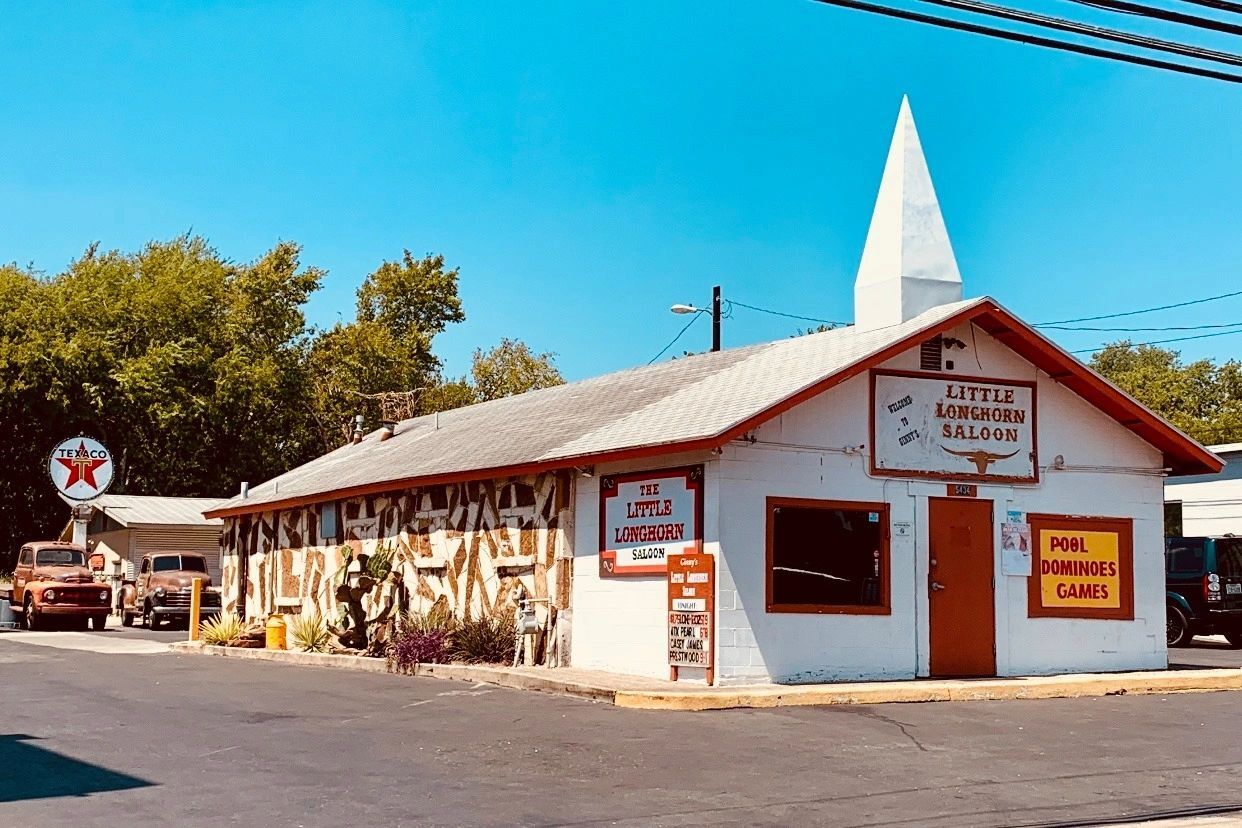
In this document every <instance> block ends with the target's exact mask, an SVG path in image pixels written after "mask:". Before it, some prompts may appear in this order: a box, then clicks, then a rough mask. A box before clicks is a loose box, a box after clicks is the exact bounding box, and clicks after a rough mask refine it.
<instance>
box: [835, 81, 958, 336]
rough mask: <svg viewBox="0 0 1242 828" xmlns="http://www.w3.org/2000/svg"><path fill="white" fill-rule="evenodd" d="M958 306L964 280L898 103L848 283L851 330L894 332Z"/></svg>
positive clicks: (908, 119)
mask: <svg viewBox="0 0 1242 828" xmlns="http://www.w3.org/2000/svg"><path fill="white" fill-rule="evenodd" d="M961 298H962V277H961V274H959V273H958V271H957V261H956V260H955V259H954V258H953V247H952V246H951V245H950V244H949V233H948V231H947V230H946V229H945V226H944V218H943V217H942V216H941V215H940V204H939V202H937V201H936V191H935V190H934V189H933V188H932V182H931V173H929V172H928V171H927V160H926V159H924V158H923V147H922V145H921V144H920V143H919V134H918V132H917V131H915V128H914V116H913V115H911V114H910V102H909V100H907V99H906V98H905V97H902V99H901V112H900V113H899V114H898V115H897V129H896V130H895V131H894V132H893V143H892V144H891V145H890V146H889V148H888V160H887V161H886V162H885V164H884V177H883V178H882V179H881V180H880V193H879V195H878V196H877V197H876V200H875V212H873V213H872V214H871V228H870V229H869V230H868V231H867V243H866V245H865V246H864V247H863V254H862V262H861V263H860V264H859V265H858V278H857V279H856V280H855V282H854V324H855V325H856V326H857V327H858V328H859V329H861V330H870V329H874V328H883V327H886V326H888V325H896V324H898V323H899V322H904V321H906V320H907V319H910V318H912V317H915V316H918V315H919V314H920V313H922V312H923V311H925V310H928V309H930V308H934V307H936V306H938V305H944V304H948V303H949V302H956V301H958V300H960V299H961Z"/></svg>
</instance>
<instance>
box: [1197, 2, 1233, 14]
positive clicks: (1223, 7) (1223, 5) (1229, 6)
mask: <svg viewBox="0 0 1242 828" xmlns="http://www.w3.org/2000/svg"><path fill="white" fill-rule="evenodd" d="M1184 2H1186V3H1194V4H1195V5H1196V6H1205V7H1207V8H1209V9H1216V10H1217V11H1226V12H1233V13H1234V14H1242V4H1239V3H1231V2H1229V0H1184Z"/></svg>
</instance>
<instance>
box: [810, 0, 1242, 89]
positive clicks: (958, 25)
mask: <svg viewBox="0 0 1242 828" xmlns="http://www.w3.org/2000/svg"><path fill="white" fill-rule="evenodd" d="M814 2H816V3H821V4H823V5H828V6H840V7H842V8H847V9H854V10H856V11H865V12H870V13H872V14H879V15H883V16H885V17H894V18H897V19H899V20H906V21H911V22H915V23H924V24H926V25H929V26H938V27H940V28H943V29H954V30H957V31H962V32H969V33H971V34H978V35H984V36H985V37H993V38H997V39H1000V40H1008V41H1012V42H1014V43H1025V44H1028V45H1031V46H1040V47H1043V48H1046V49H1056V50H1059V51H1063V52H1072V53H1074V54H1079V55H1086V56H1088V57H1097V58H1104V59H1106V60H1114V61H1120V62H1122V63H1131V64H1134V65H1136V66H1146V67H1148V68H1151V69H1163V70H1166V71H1169V72H1177V73H1180V74H1185V75H1195V76H1198V77H1201V78H1210V79H1212V80H1219V81H1225V82H1226V83H1242V75H1236V74H1232V73H1229V72H1220V71H1217V70H1215V69H1209V68H1206V67H1202V66H1195V65H1193V64H1188V63H1175V62H1172V61H1167V60H1158V59H1156V58H1150V57H1146V56H1144V55H1137V54H1131V53H1128V52H1117V51H1112V50H1109V49H1100V48H1097V47H1095V46H1087V45H1085V44H1081V43H1070V42H1067V41H1063V40H1055V39H1053V38H1047V37H1041V36H1039V35H1032V34H1026V33H1023V32H1015V31H1010V30H1007V29H997V28H993V27H991V26H983V25H980V24H978V23H970V22H967V21H964V20H954V19H951V18H946V17H937V16H935V15H931V14H923V13H922V12H916V11H909V10H906V9H896V8H891V7H889V6H882V5H878V4H876V3H868V2H864V0H814ZM1109 2H1112V0H1109ZM1240 31H1242V29H1240Z"/></svg>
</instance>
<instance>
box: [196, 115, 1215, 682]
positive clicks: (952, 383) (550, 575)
mask: <svg viewBox="0 0 1242 828" xmlns="http://www.w3.org/2000/svg"><path fill="white" fill-rule="evenodd" d="M854 296H855V324H854V325H853V326H851V327H847V328H842V329H839V330H832V331H827V332H824V333H817V334H811V335H806V336H800V337H795V338H790V339H783V340H780V341H777V342H771V343H766V344H760V345H754V346H749V347H745V348H737V349H732V350H725V351H722V352H718V353H709V354H702V355H698V356H691V357H687V358H685V359H678V360H674V361H670V362H666V363H663V364H658V365H653V366H649V367H645V368H638V369H634V370H630V371H623V372H620V373H616V374H611V375H607V376H602V377H598V378H595V379H590V380H585V381H582V382H576V383H572V384H569V385H565V386H561V387H557V388H551V389H546V390H542V391H535V392H531V393H528V394H523V395H520V396H517V397H511V398H507V399H502V400H496V401H493V402H487V403H482V404H479V405H475V406H471V407H468V408H464V409H459V410H455V411H449V412H444V413H442V414H439V415H438V416H437V415H433V416H426V417H419V418H415V419H412V420H407V421H404V422H401V423H397V424H396V425H395V427H391V428H385V429H381V430H379V431H376V432H373V433H371V434H368V435H366V436H365V437H364V438H363V439H362V440H361V441H360V442H358V443H356V444H353V445H347V446H343V447H342V448H340V449H338V450H336V451H334V452H332V453H330V454H328V455H325V456H324V457H321V458H318V459H316V460H314V461H312V462H310V463H308V464H306V465H305V466H302V467H299V468H297V469H293V470H292V471H290V472H288V473H286V474H284V475H281V476H280V477H279V478H276V479H275V480H272V481H268V482H266V483H264V484H262V485H259V486H256V487H253V488H251V489H250V490H249V493H248V495H247V496H245V497H239V498H235V499H234V500H231V501H229V502H227V503H225V504H223V505H222V506H220V507H218V508H216V509H214V510H212V511H210V512H209V513H208V514H209V516H213V517H221V518H223V519H224V520H225V541H224V549H223V552H224V559H223V560H224V563H223V569H224V589H225V596H226V603H227V604H228V606H229V607H231V608H233V609H236V610H237V611H239V612H242V613H243V614H245V615H247V616H250V617H261V616H262V615H264V614H266V613H269V612H274V611H277V610H278V609H280V608H290V607H292V608H293V609H294V611H297V610H300V611H302V612H308V611H319V612H322V613H324V614H325V615H332V616H335V615H336V614H337V611H336V610H335V608H334V604H333V602H332V598H331V594H330V593H331V589H329V588H326V587H325V585H330V584H331V583H332V582H333V579H334V577H336V576H337V575H338V574H339V570H340V568H341V567H342V566H343V565H344V562H345V561H346V560H347V558H346V557H345V556H344V555H343V552H342V547H348V548H349V549H350V550H353V551H355V552H357V551H362V552H368V551H373V550H374V549H376V548H377V547H379V546H387V547H389V548H391V549H394V550H396V560H397V564H396V570H397V572H398V574H399V576H400V579H401V589H402V590H403V591H402V592H401V599H400V600H402V601H403V602H408V605H409V608H410V609H413V610H418V609H427V608H429V607H430V606H432V605H433V604H435V603H437V602H440V603H446V604H447V605H449V606H450V607H452V608H453V610H454V611H455V612H457V613H459V614H462V615H465V614H467V613H469V614H472V615H475V616H476V617H477V615H478V614H479V613H492V612H511V611H512V606H513V604H512V601H513V598H514V597H515V596H516V595H517V594H518V593H519V592H521V593H524V594H526V595H530V596H535V597H538V598H540V599H541V603H540V604H539V605H538V606H539V622H540V624H541V628H542V630H543V631H544V634H543V636H542V637H541V640H540V642H539V644H538V646H537V652H538V656H539V659H540V660H541V661H542V662H543V663H545V664H548V665H549V666H557V665H573V666H575V667H583V668H595V669H599V670H606V671H614V672H619V673H630V674H637V675H644V676H652V677H659V678H668V677H670V669H671V668H675V669H674V673H675V675H676V677H677V678H678V679H679V680H686V681H692V682H702V681H712V682H714V683H718V684H745V683H756V682H821V681H844V680H858V679H880V678H883V679H896V678H911V679H912V678H915V677H919V676H991V675H1003V676H1008V675H1023V674H1047V673H1058V672H1071V671H1082V670H1128V669H1139V668H1162V667H1164V666H1165V665H1166V651H1165V621H1164V611H1165V610H1164V607H1165V602H1164V573H1163V554H1162V550H1163V547H1162V536H1163V530H1162V521H1163V500H1164V498H1163V486H1164V478H1165V477H1166V476H1167V475H1186V474H1214V473H1216V472H1218V471H1219V470H1220V468H1221V461H1220V460H1219V459H1218V458H1217V457H1216V456H1215V455H1213V454H1212V453H1211V452H1210V451H1208V450H1206V449H1205V448H1203V447H1202V446H1200V445H1198V444H1197V443H1195V442H1194V441H1193V440H1191V439H1189V438H1188V437H1186V436H1185V435H1184V434H1182V433H1181V432H1179V431H1178V430H1176V429H1175V428H1173V427H1172V426H1171V425H1169V424H1168V423H1167V422H1165V421H1164V420H1162V419H1161V418H1160V417H1158V416H1157V415H1155V414H1154V413H1152V412H1151V411H1150V410H1148V409H1146V408H1145V407H1143V406H1142V405H1140V404H1139V403H1137V402H1136V401H1135V400H1133V399H1131V398H1130V397H1128V396H1127V395H1126V394H1124V393H1123V392H1121V391H1120V390H1118V389H1117V388H1116V387H1114V386H1113V385H1111V384H1110V383H1109V382H1107V381H1106V380H1104V379H1103V378H1101V377H1100V376H1098V375H1096V374H1095V373H1093V372H1092V371H1091V370H1090V369H1088V368H1087V367H1086V366H1085V365H1083V364H1082V363H1081V362H1079V361H1078V360H1077V359H1075V358H1074V357H1073V356H1071V355H1070V354H1068V353H1066V352H1065V351H1064V350H1062V349H1061V348H1060V347H1058V346H1057V345H1055V344H1054V343H1052V342H1051V341H1049V340H1048V339H1046V338H1045V337H1044V336H1043V335H1042V334H1040V333H1039V332H1038V331H1036V330H1034V329H1033V328H1032V327H1030V326H1029V325H1027V324H1026V323H1024V322H1022V321H1021V320H1020V319H1018V318H1017V317H1015V316H1014V315H1013V314H1012V313H1011V312H1009V311H1008V310H1006V309H1005V308H1004V306H1003V305H1001V304H1000V303H999V302H997V301H996V300H994V299H991V298H988V297H980V298H976V299H963V298H962V281H961V278H960V276H959V274H958V269H957V265H956V262H955V259H954V256H953V251H952V248H951V246H950V243H949V239H948V235H947V233H946V230H945V225H944V221H943V219H942V218H941V214H940V210H939V207H938V204H937V201H936V197H935V193H934V191H933V189H932V183H931V179H930V176H929V174H928V171H927V167H926V164H925V162H924V159H923V154H922V150H921V148H920V145H919V139H918V135H917V134H916V132H915V127H914V122H913V120H912V118H911V115H910V111H909V108H908V107H907V106H906V105H905V104H904V102H903V105H902V109H901V114H900V117H899V120H898V124H897V131H896V134H895V136H894V138H893V142H892V147H891V149H890V151H889V155H888V161H887V165H886V167H885V170H884V175H883V180H882V182H881V185H880V192H879V197H878V200H877V203H876V205H875V211H874V215H873V218H872V223H871V227H870V230H869V232H868V235H867V239H866V244H865V247H864V250H863V255H862V261H861V265H860V268H859V272H858V276H857V281H856V284H855V287H854Z"/></svg>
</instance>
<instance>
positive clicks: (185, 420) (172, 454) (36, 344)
mask: <svg viewBox="0 0 1242 828" xmlns="http://www.w3.org/2000/svg"><path fill="white" fill-rule="evenodd" d="M298 256H299V249H298V247H297V246H296V245H293V244H280V245H277V246H276V247H274V248H273V249H272V250H271V251H269V252H268V253H266V254H264V255H263V256H261V257H260V258H259V259H257V260H256V261H254V262H251V263H247V264H235V263H232V262H229V261H227V260H225V259H224V258H222V257H221V256H220V255H219V254H218V253H217V252H216V251H215V250H214V249H212V248H211V247H210V245H208V244H207V242H206V241H205V240H203V239H202V238H199V237H192V236H188V235H187V236H183V237H179V238H176V239H173V240H171V241H168V242H153V243H151V244H149V245H147V246H146V247H145V248H143V249H142V250H141V251H139V252H137V253H123V252H120V251H109V252H100V251H99V249H98V247H97V246H96V245H92V246H91V247H89V248H87V250H86V252H85V253H84V254H83V255H82V256H81V257H80V258H79V259H77V260H76V261H74V262H73V263H71V264H70V266H69V267H68V269H67V270H66V271H65V272H64V273H61V274H58V275H56V276H53V277H50V278H43V277H38V276H36V275H35V274H31V273H28V272H25V271H22V270H20V269H16V268H11V267H10V268H7V269H4V270H3V272H2V273H0V332H2V333H0V364H2V365H3V367H4V378H5V382H4V383H3V386H2V387H0V410H3V411H5V412H6V414H9V415H11V416H6V419H5V422H6V426H9V427H10V428H11V431H10V432H9V434H8V435H6V441H5V450H6V451H8V452H10V453H11V457H10V458H6V459H9V460H10V462H7V463H5V464H4V467H3V469H0V478H2V480H0V514H5V515H6V516H8V515H17V516H20V517H17V518H16V519H6V520H5V521H4V522H3V525H2V526H0V543H3V544H4V546H3V547H2V548H3V550H4V551H5V552H7V553H9V554H10V555H11V554H12V552H13V550H15V548H16V546H17V545H18V544H19V543H20V541H21V540H26V539H31V538H41V537H48V536H49V535H54V534H56V533H58V532H59V531H60V529H61V527H62V526H63V525H64V522H65V520H66V519H67V510H66V509H65V507H64V504H63V503H61V502H60V501H59V500H58V499H57V498H56V496H55V494H54V492H53V489H52V487H51V485H50V483H49V482H48V481H47V470H46V463H47V452H48V451H49V450H50V448H51V446H52V445H53V444H54V443H55V442H57V441H58V440H60V439H62V438H64V437H66V436H72V435H74V434H79V433H82V434H89V435H92V436H95V437H98V438H99V439H101V440H103V441H104V442H105V443H106V444H107V445H108V447H109V449H110V450H111V451H112V453H113V456H114V462H115V464H116V467H115V469H114V482H113V487H114V489H113V490H114V491H119V492H126V491H128V492H134V493H143V494H160V495H200V496H207V495H216V496H223V495H227V494H230V493H231V492H232V491H234V490H235V487H236V485H237V482H238V481H239V480H243V479H251V480H258V479H266V478H267V477H270V476H271V475H272V474H273V473H275V472H276V471H278V470H280V469H283V468H287V467H289V466H291V465H294V464H296V463H298V462H302V461H304V460H306V459H308V458H309V457H310V456H313V454H314V453H317V451H318V446H317V444H316V443H315V442H313V440H312V439H311V438H312V437H313V436H314V435H313V431H312V430H311V429H310V428H308V426H307V420H308V417H307V414H306V411H305V409H304V408H302V407H300V406H299V405H298V403H299V401H301V400H302V399H304V397H305V392H306V382H305V370H304V367H303V362H304V358H303V354H304V352H305V349H306V347H307V345H308V337H309V333H310V332H309V331H308V330H307V328H306V325H305V320H304V318H303V315H302V306H303V305H304V304H305V302H306V300H307V298H308V297H309V295H310V294H311V292H313V291H314V290H315V289H316V288H317V287H318V285H319V281H320V278H321V273H320V272H319V271H317V270H315V269H313V268H306V269H303V268H301V267H300V264H299V261H298Z"/></svg>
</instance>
